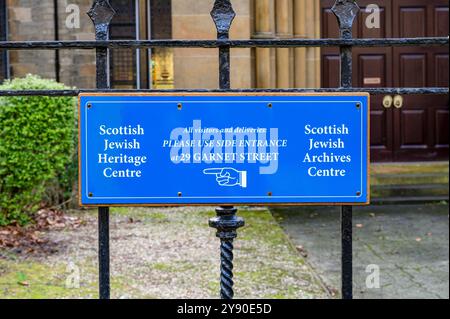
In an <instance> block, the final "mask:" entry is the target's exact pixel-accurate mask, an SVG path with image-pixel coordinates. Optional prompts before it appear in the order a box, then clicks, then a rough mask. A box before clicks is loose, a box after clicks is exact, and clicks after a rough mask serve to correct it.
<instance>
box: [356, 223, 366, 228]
mask: <svg viewBox="0 0 450 319" xmlns="http://www.w3.org/2000/svg"><path fill="white" fill-rule="evenodd" d="M363 227H364V225H363V224H356V228H363Z"/></svg>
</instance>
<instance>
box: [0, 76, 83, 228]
mask: <svg viewBox="0 0 450 319" xmlns="http://www.w3.org/2000/svg"><path fill="white" fill-rule="evenodd" d="M61 89H67V87H66V86H64V85H63V84H60V83H57V82H55V81H53V80H46V79H42V78H40V77H38V76H33V75H28V76H26V77H25V78H20V79H15V80H12V81H5V83H4V84H3V85H0V90H61ZM75 104H76V99H75V98H72V97H46V96H18V97H0V225H7V224H10V223H13V222H17V223H19V224H21V225H23V224H26V223H27V222H28V221H29V220H30V217H31V216H32V214H33V213H34V212H35V210H36V209H37V208H38V207H39V205H41V204H42V202H43V200H44V197H45V196H44V195H45V193H46V189H47V188H48V187H49V185H52V183H55V180H56V181H59V180H62V182H63V183H68V184H70V183H72V182H73V180H72V181H68V180H67V179H73V177H70V175H71V174H72V173H69V174H67V172H68V171H69V172H70V171H71V170H72V169H71V167H72V166H73V165H74V164H73V160H74V150H75V130H76V126H75Z"/></svg>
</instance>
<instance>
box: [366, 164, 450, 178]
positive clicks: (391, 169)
mask: <svg viewBox="0 0 450 319" xmlns="http://www.w3.org/2000/svg"><path fill="white" fill-rule="evenodd" d="M370 173H371V175H372V176H377V175H379V174H384V175H385V174H389V175H397V174H430V173H438V174H445V173H446V174H447V175H448V173H449V163H448V162H420V163H382V164H380V163H372V164H371V165H370Z"/></svg>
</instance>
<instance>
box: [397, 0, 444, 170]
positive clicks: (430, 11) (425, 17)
mask: <svg viewBox="0 0 450 319" xmlns="http://www.w3.org/2000/svg"><path fill="white" fill-rule="evenodd" d="M393 12H395V13H396V17H397V19H396V18H395V16H394V23H393V36H394V37H400V38H401V37H422V36H426V37H432V36H444V35H445V36H447V35H448V1H443V0H433V1H421V0H395V1H393ZM393 61H394V64H393V70H394V85H395V86H398V87H448V48H446V47H395V48H394V49H393ZM403 98H404V104H403V107H402V108H400V109H394V110H393V111H394V123H395V124H394V136H395V142H394V150H393V152H394V160H396V161H421V160H441V159H448V131H447V129H448V125H449V124H448V116H447V117H446V116H444V115H445V114H447V115H448V105H449V99H448V95H429V96H423V95H405V96H403ZM446 128H447V129H446ZM444 129H445V130H444Z"/></svg>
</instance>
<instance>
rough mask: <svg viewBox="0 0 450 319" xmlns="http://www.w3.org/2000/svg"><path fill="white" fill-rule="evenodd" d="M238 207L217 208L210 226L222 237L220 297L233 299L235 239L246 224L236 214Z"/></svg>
mask: <svg viewBox="0 0 450 319" xmlns="http://www.w3.org/2000/svg"><path fill="white" fill-rule="evenodd" d="M236 212H237V209H236V208H234V207H231V206H223V207H219V208H217V209H216V214H217V217H214V218H211V219H210V220H209V226H210V227H213V228H216V229H217V233H216V236H217V237H219V238H220V297H221V298H222V299H233V296H234V292H233V284H234V282H233V257H234V256H233V240H234V239H235V238H236V237H237V232H236V230H237V229H238V228H240V227H242V226H244V224H245V222H244V219H243V218H241V217H237V216H236Z"/></svg>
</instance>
